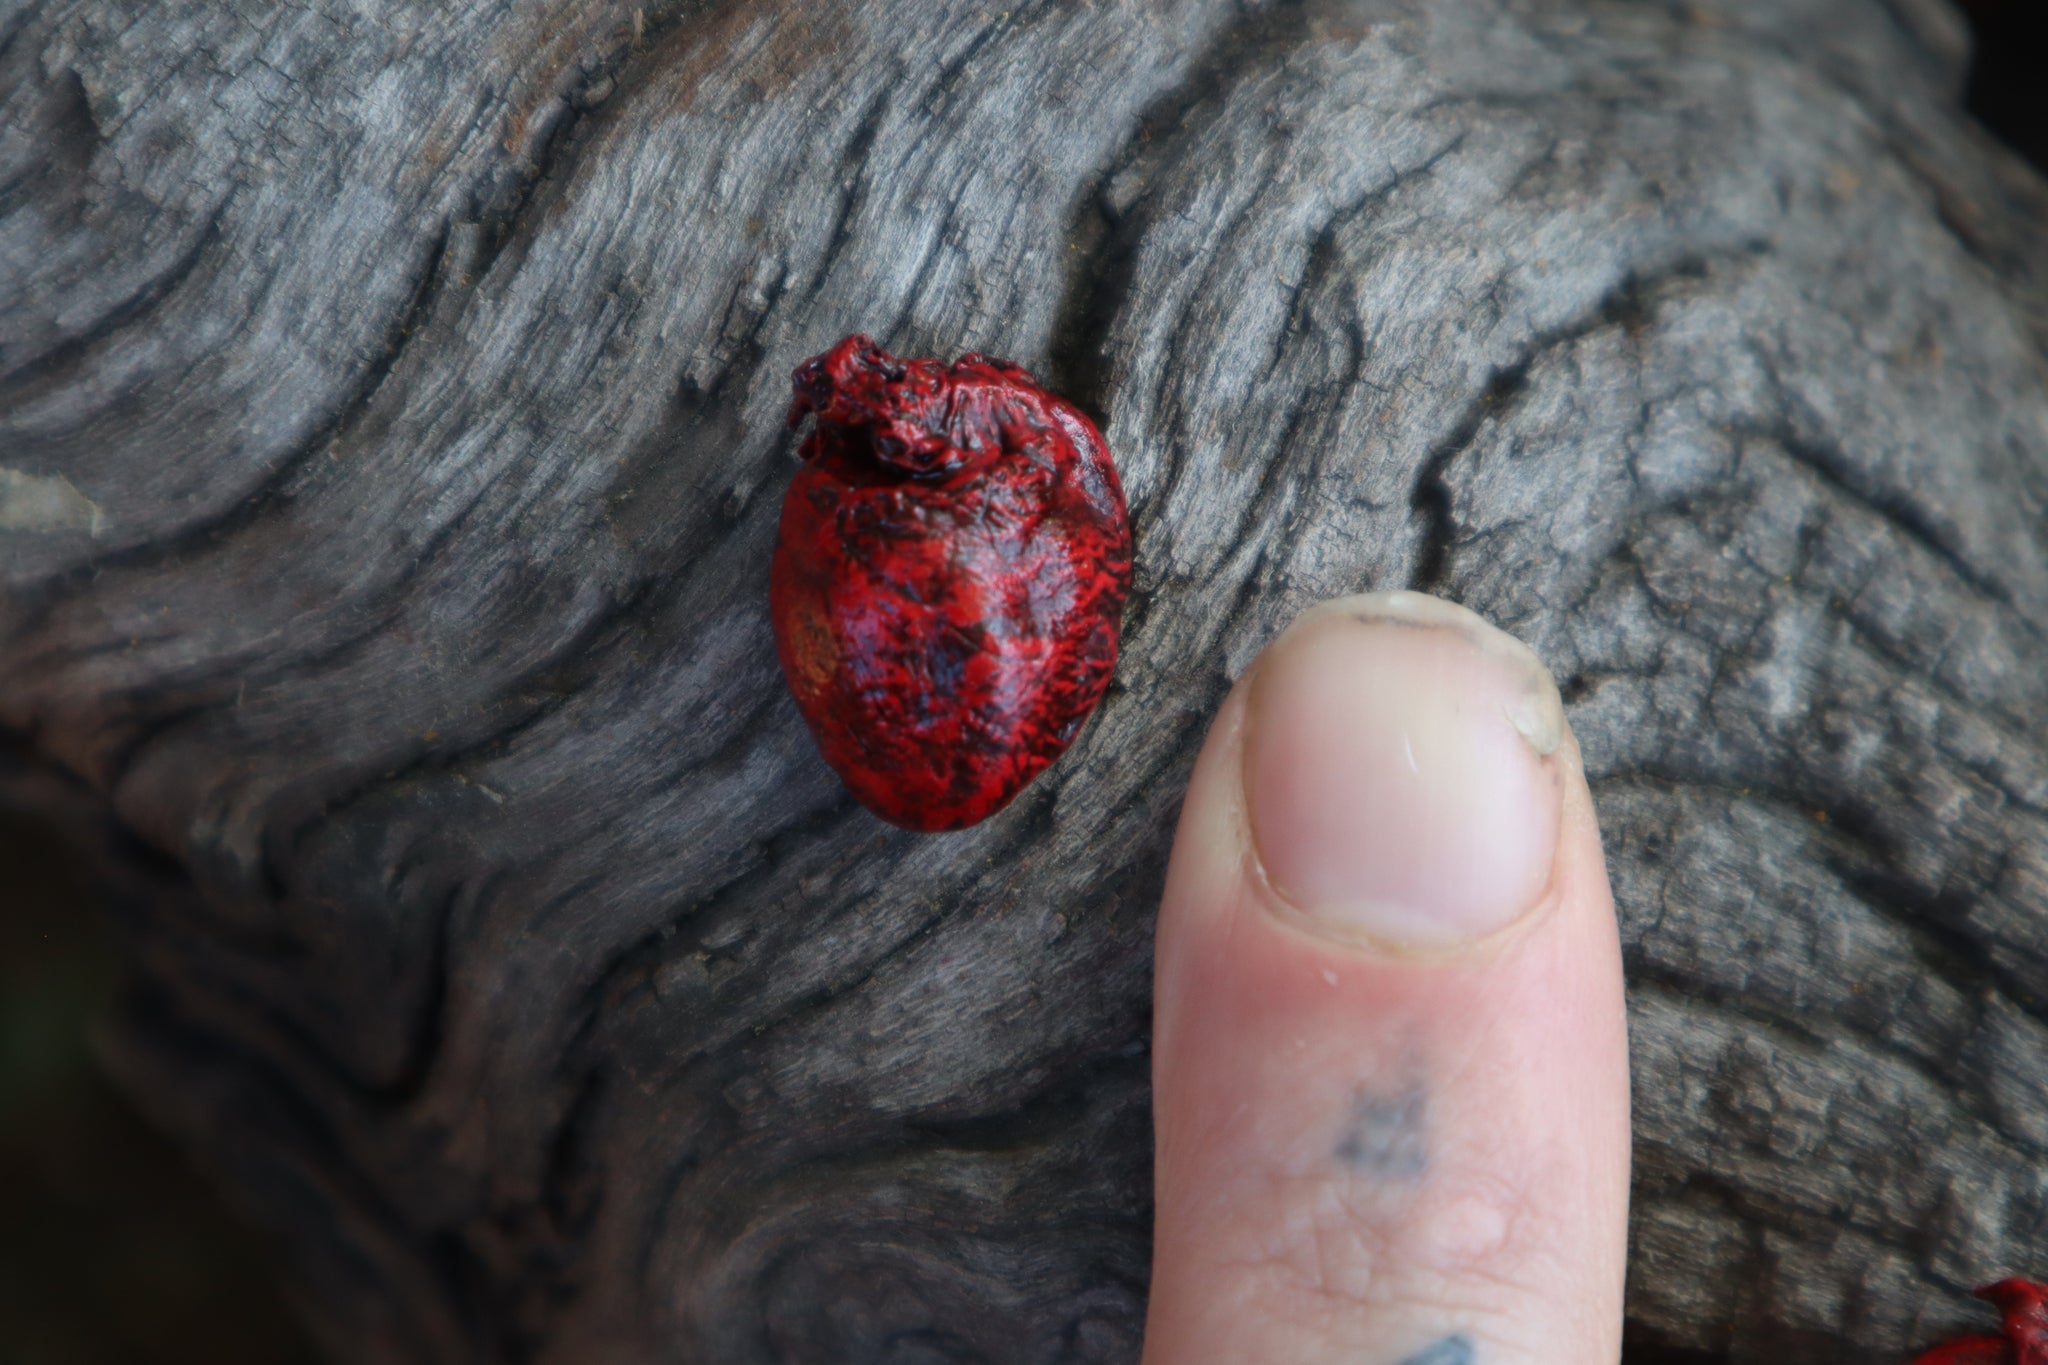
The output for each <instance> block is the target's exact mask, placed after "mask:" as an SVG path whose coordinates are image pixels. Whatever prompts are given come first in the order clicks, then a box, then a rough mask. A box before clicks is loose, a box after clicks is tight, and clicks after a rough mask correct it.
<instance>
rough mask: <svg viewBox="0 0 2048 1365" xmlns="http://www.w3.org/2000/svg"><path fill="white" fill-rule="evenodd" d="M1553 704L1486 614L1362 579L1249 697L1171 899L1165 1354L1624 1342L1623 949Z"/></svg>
mask: <svg viewBox="0 0 2048 1365" xmlns="http://www.w3.org/2000/svg"><path fill="white" fill-rule="evenodd" d="M1400 596H1401V597H1403V598H1410V599H1412V598H1414V597H1415V595H1414V594H1402V595H1400ZM1475 623H1477V627H1478V628H1475ZM1496 637H1497V638H1496ZM1532 670H1533V671H1532ZM1555 699H1556V691H1555V687H1554V685H1553V684H1551V683H1550V681H1549V675H1548V674H1547V672H1544V671H1543V670H1542V669H1541V666H1540V664H1537V663H1536V662H1535V657H1534V655H1532V654H1530V653H1529V652H1528V651H1527V650H1526V649H1525V648H1524V647H1523V646H1521V645H1520V644H1519V643H1518V642H1514V641H1512V640H1511V639H1509V637H1506V636H1504V635H1501V634H1500V633H1499V632H1497V631H1494V630H1493V629H1492V628H1491V627H1488V626H1484V623H1478V622H1477V618H1476V617H1471V616H1470V614H1469V613H1464V612H1462V609H1457V608H1450V607H1449V605H1448V604H1442V603H1435V602H1434V599H1422V601H1421V603H1417V602H1415V601H1400V602H1396V603H1394V604H1392V606H1391V607H1389V605H1388V604H1387V603H1385V602H1382V601H1373V600H1371V599H1345V600H1343V601H1342V602H1340V603H1336V604H1326V606H1325V607H1323V608H1318V609H1317V610H1316V611H1313V612H1311V613H1309V614H1308V616H1307V617H1305V618H1304V620H1303V621H1302V622H1301V623H1299V624H1298V625H1297V626H1296V627H1295V628H1293V629H1292V630H1290V631H1289V632H1288V633H1287V635H1285V636H1283V637H1282V639H1281V640H1280V641H1279V642H1277V643H1276V644H1275V646H1273V647H1271V648H1270V649H1269V650H1268V651H1267V653H1266V655H1264V656H1262V657H1261V659H1260V660H1259V661H1258V662H1257V663H1256V664H1255V665H1254V668H1253V669H1252V670H1251V672H1250V674H1249V675H1248V677H1247V679H1244V680H1241V681H1240V684H1239V686H1238V687H1237V688H1236V689H1235V690H1234V691H1233V693H1232V695H1231V697H1230V698H1229V700H1228V701H1227V702H1226V703H1225V705H1224V706H1223V708H1222V709H1221V710H1220V711H1219V713H1218V716H1217V718H1216V721H1215V723H1214V724H1213V725H1212V727H1211V731H1210V734H1209V737H1208V739H1207V741H1206V742H1205V746H1204V750H1203V753H1202V756H1201V758H1200V759H1199V760H1198V762H1197V766H1196V771H1195V775H1194V778H1193V780H1192V781H1191V784H1190V788H1189V793H1188V797H1187V801H1186V804H1185V806H1184V808H1183V812H1182V820H1181V825H1180V829H1179V832H1178V835H1177V838H1176V843H1175V849H1174V855H1173V860H1172V864H1171V867H1170V871H1169V876H1168V885H1167V891H1166V896H1165V900H1164V902H1163V904H1162V909H1161V916H1160V927H1159V954H1158V959H1157V990H1156V1008H1155V1021H1156V1022H1155V1035H1154V1059H1155V1060H1154V1072H1155V1112H1156V1116H1157V1131H1158V1141H1159V1160H1158V1208H1159V1213H1158V1218H1159V1226H1158V1236H1157V1240H1156V1244H1155V1245H1156V1257H1157V1260H1156V1263H1155V1276H1154V1299H1153V1304H1154V1308H1153V1313H1152V1321H1151V1325H1150V1328H1149V1330H1148V1346H1147V1358H1148V1360H1153V1361H1155V1362H1168V1361H1170V1362H1173V1365H1188V1363H1189V1362H1200V1361H1205V1360H1219V1361H1221V1360H1226V1359H1261V1360H1271V1361H1285V1360H1291V1359H1300V1360H1304V1361H1307V1360H1322V1359H1327V1358H1331V1357H1330V1355H1329V1352H1330V1351H1331V1350H1332V1349H1335V1350H1338V1351H1341V1352H1346V1353H1349V1352H1356V1351H1360V1350H1367V1349H1369V1350H1370V1351H1372V1352H1377V1354H1376V1355H1373V1356H1372V1357H1371V1358H1382V1359H1386V1360H1388V1361H1390V1362H1395V1361H1405V1360H1407V1359H1408V1358H1409V1357H1410V1356H1413V1357H1414V1358H1415V1359H1432V1360H1433V1359H1434V1357H1426V1356H1421V1355H1416V1354H1415V1353H1416V1352H1417V1351H1422V1350H1434V1349H1439V1348H1442V1349H1449V1348H1448V1347H1443V1346H1442V1343H1444V1342H1448V1341H1453V1340H1456V1339H1463V1340H1465V1341H1467V1342H1468V1343H1485V1344H1486V1348H1487V1349H1486V1357H1485V1358H1486V1359H1487V1360H1488V1361H1492V1360H1495V1359H1514V1360H1531V1361H1535V1360H1543V1361H1549V1360H1557V1361H1567V1360H1569V1361H1571V1362H1573V1365H1583V1362H1585V1361H1587V1360H1598V1359H1601V1358H1603V1355H1604V1358H1608V1359H1612V1358H1613V1355H1614V1353H1615V1352H1617V1351H1618V1349H1619V1345H1618V1343H1619V1335H1618V1332H1619V1316H1620V1288H1621V1285H1620V1276H1621V1267H1622V1258H1623V1251H1624V1247H1625V1226H1624V1225H1625V1210H1626V1200H1627V1147H1628V1128H1627V1104H1628V1090H1627V1061H1626V1038H1625V1033H1624V1026H1623V1018H1622V1007H1621V989H1620V966H1619V945H1618V942H1617V936H1616V933H1615V928H1614V920H1613V913H1612V903H1611V900H1610V899H1609V897H1608V894H1607V883H1606V875H1605V868H1604V864H1603V862H1602V859H1601V855H1600V847H1599V836H1598V830H1597V827H1596V825H1595V823H1594V820H1593V812H1592V804H1591V800H1590V796H1589V795H1588V794H1587V791H1586V786H1585V781H1584V776H1583V770H1582V767H1581V763H1580V757H1579V752H1578V747H1577V744H1576V741H1575V740H1574V739H1573V737H1572V736H1571V734H1570V731H1569V728H1568V727H1567V726H1565V724H1564V717H1563V711H1562V707H1561V705H1558V704H1557V702H1556V700H1555ZM1532 731H1533V732H1534V735H1533V737H1532V734H1531V732H1532ZM1411 753H1412V756H1413V761H1412V762H1411V761H1410V758H1411ZM1504 831H1505V832H1504ZM1318 860H1320V861H1318ZM1432 1334H1434V1335H1432ZM1432 1343H1435V1344H1432ZM1346 1358H1348V1355H1347V1356H1346ZM1478 1358H1479V1357H1478V1356H1477V1355H1474V1356H1473V1357H1472V1359H1475V1360H1476V1359H1478Z"/></svg>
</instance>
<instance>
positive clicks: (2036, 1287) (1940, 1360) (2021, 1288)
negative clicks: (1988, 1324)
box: [1912, 1279, 2048, 1365]
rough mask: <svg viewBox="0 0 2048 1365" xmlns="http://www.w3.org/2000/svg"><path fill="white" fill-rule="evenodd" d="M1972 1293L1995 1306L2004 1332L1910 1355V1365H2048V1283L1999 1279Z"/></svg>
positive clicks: (1967, 1338) (1959, 1341) (1963, 1340)
mask: <svg viewBox="0 0 2048 1365" xmlns="http://www.w3.org/2000/svg"><path fill="white" fill-rule="evenodd" d="M1972 1292H1973V1293H1975V1294H1976V1296H1977V1297H1978V1298H1980V1299H1983V1300H1985V1301H1987V1302H1989V1303H1993V1304H1996V1305H1997V1306H1998V1311H1999V1314H2000V1316H2001V1317H2003V1318H2004V1320H2005V1321H2004V1323H2003V1324H2002V1325H2003V1327H2004V1332H2003V1334H2002V1335H1998V1336H1973V1337H1960V1338H1958V1339H1957V1340H1955V1341H1951V1342H1948V1343H1946V1344H1944V1345H1941V1346H1937V1347H1935V1348H1934V1349H1933V1350H1931V1351H1926V1352H1923V1353H1922V1354H1920V1355H1917V1356H1915V1357H1913V1362H1912V1365H2048V1285H2040V1284H2036V1283H2035V1282H2034V1281H2032V1280H2020V1279H2011V1280H2000V1281H1999V1282H1998V1283H1997V1284H1988V1285H1985V1286H1984V1287H1983V1288H1982V1289H1978V1290H1974V1291H1972Z"/></svg>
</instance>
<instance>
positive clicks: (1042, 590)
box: [769, 336, 1131, 831]
mask: <svg viewBox="0 0 2048 1365" xmlns="http://www.w3.org/2000/svg"><path fill="white" fill-rule="evenodd" d="M793 381H794V385H795V389H796V399H795V402H794V403H793V404H792V405H791V407H790V424H791V425H792V426H794V425H796V424H798V423H800V422H801V421H802V420H803V419H804V417H805V416H807V415H810V416H814V417H815V418H816V426H815V427H814V428H813V429H812V431H811V433H810V435H808V436H807V437H805V438H804V442H803V446H802V451H801V453H802V456H803V467H802V468H801V469H799V470H798V471H797V474H796V477H795V478H794V479H793V480H792V481H791V482H790V486H789V492H788V494H787V495H786V496H785V497H784V499H783V504H782V523H781V529H780V532H779V534H778V537H777V540H776V546H775V560H774V565H773V569H772V571H771V574H770V581H769V608H770V612H771V614H772V616H773V618H774V623H775V645H776V652H777V653H778V655H779V656H780V657H781V660H782V670H783V673H784V675H785V676H786V677H787V678H788V680H789V688H790V691H791V692H792V693H793V694H794V695H795V697H796V703H797V708H798V709H799V710H800V711H802V712H803V716H804V719H805V721H807V722H808V723H809V725H810V728H811V734H812V735H813V737H815V738H816V740H817V742H818V750H819V752H820V753H821V754H823V756H824V758H825V761H826V762H827V763H828V764H830V765H831V767H832V769H833V771H835V772H837V773H838V774H839V776H840V778H841V779H842V780H843V781H844V782H845V783H846V785H847V787H848V789H849V790H851V791H852V792H853V794H854V796H855V797H857V798H858V799H859V800H860V802H861V803H862V804H863V805H865V806H866V807H867V808H868V809H870V810H872V811H873V812H875V814H877V815H879V816H881V817H882V818H883V819H884V820H887V821H889V822H891V823H892V824H897V825H901V826H903V827H905V828H907V829H915V830H925V831H938V830H951V829H961V828H963V827H965V826H967V825H971V824H974V823H975V822H976V821H978V820H982V819H985V818H987V817H988V816H989V815H992V814H994V813H995V812H996V811H998V810H1000V809H1002V807H1003V806H1005V805H1007V804H1008V803H1009V802H1010V800H1011V799H1012V798H1014V797H1015V796H1016V795H1017V793H1018V792H1020V791H1022V790H1023V789H1024V787H1025V785H1026V784H1028V783H1029V782H1030V781H1031V780H1032V779H1033V778H1034V777H1036V776H1038V774H1039V773H1040V772H1042V771H1043V770H1044V769H1045V768H1046V767H1047V765H1049V764H1050V763H1052V761H1053V760H1054V759H1056V758H1058V757H1059V756H1060V754H1061V753H1062V752H1063V751H1065V749H1066V747H1067V745H1068V744H1070V743H1071V742H1072V741H1073V739H1074V736H1075V735H1076V734H1078V733H1079V732H1080V730H1081V726H1082V724H1083V723H1084V722H1085V721H1086V720H1087V719H1088V716H1089V713H1090V712H1092V711H1093V710H1094V709H1095V705H1096V703H1097V702H1099V701H1100V700H1101V699H1102V693H1103V690H1104V689H1105V688H1107V687H1108V685H1109V678H1110V674H1111V672H1112V671H1113V670H1114V669H1115V667H1116V649H1117V631H1118V627H1119V625H1120V623H1121V621H1122V617H1123V604H1124V596H1125V594H1126V593H1127V592H1128V591H1129V588H1130V577H1131V531H1130V522H1129V519H1128V517H1127V516H1126V515H1125V510H1124V495H1123V488H1122V486H1121V485H1120V484H1119V483H1118V481H1117V476H1116V467H1115V466H1114V465H1113V464H1111V462H1110V457H1109V447H1108V446H1107V445H1106V444H1105V443H1104V442H1103V439H1102V434H1101V433H1100V432H1098V431H1097V430H1096V429H1095V426H1094V424H1093V423H1091V422H1090V421H1089V420H1088V419H1087V418H1086V417H1085V416H1083V415H1082V414H1081V412H1080V410H1079V409H1077V408H1075V407H1074V406H1073V405H1072V404H1071V403H1068V402H1067V401H1066V400H1064V399H1062V398H1058V397H1056V396H1054V395H1053V394H1050V393H1047V392H1046V391H1045V390H1044V389H1043V388H1041V387H1039V385H1038V382H1037V381H1036V380H1034V379H1033V378H1032V377H1031V376H1030V375H1029V374H1027V373H1026V372H1025V371H1024V370H1023V369H1022V368H1021V367H1019V366H1016V365H1013V364H1011V363H1009V362H1008V361H1004V360H996V359H993V358H991V357H989V356H983V355H965V356H962V357H961V358H960V359H959V360H957V361H955V362H953V363H952V364H951V365H948V364H945V363H944V362H942V361H938V360H898V359H896V358H895V357H893V356H891V355H889V354H888V353H887V352H885V351H883V350H882V349H881V348H880V347H879V346H877V345H875V343H874V342H873V341H872V340H871V339H870V338H868V337H865V336H850V337H847V338H846V339H845V340H844V341H841V342H840V343H839V344H838V345H836V346H834V347H833V348H832V349H831V350H829V351H826V352H825V353H824V354H822V355H819V356H814V357H812V358H811V359H810V360H807V361H805V362H804V363H803V364H802V365H799V366H798V367H797V369H796V372H795V374H794V376H793Z"/></svg>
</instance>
